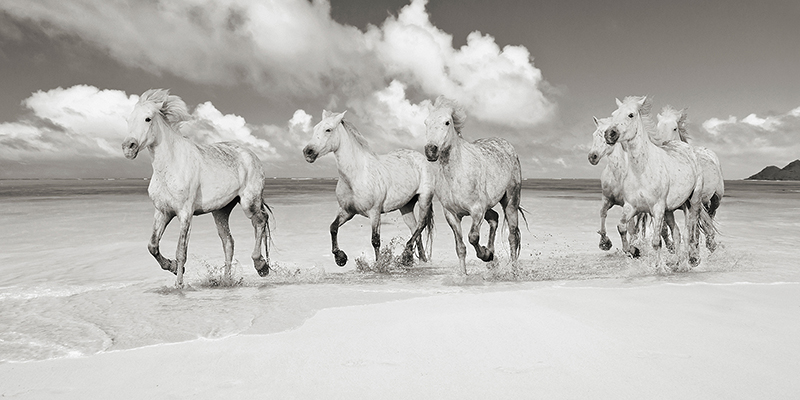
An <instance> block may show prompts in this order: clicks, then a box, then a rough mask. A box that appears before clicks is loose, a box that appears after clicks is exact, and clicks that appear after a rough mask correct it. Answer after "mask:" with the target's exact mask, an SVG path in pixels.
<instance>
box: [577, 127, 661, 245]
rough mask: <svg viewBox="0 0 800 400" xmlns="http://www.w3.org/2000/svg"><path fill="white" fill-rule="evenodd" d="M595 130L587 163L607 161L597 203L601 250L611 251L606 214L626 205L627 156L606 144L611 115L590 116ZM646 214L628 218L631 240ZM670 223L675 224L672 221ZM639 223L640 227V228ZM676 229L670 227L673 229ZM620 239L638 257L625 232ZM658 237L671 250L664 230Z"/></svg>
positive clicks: (645, 220) (615, 147)
mask: <svg viewBox="0 0 800 400" xmlns="http://www.w3.org/2000/svg"><path fill="white" fill-rule="evenodd" d="M593 120H594V124H595V127H596V129H595V130H594V132H593V133H592V148H591V149H590V150H589V156H588V158H589V163H590V164H592V165H597V164H598V163H599V162H600V160H601V159H603V158H605V159H607V160H608V163H607V164H606V167H605V168H603V172H602V173H601V174H600V187H601V189H602V199H601V205H600V230H598V231H597V233H598V234H600V245H599V247H600V249H601V250H604V251H608V250H611V247H612V243H611V239H609V238H608V236H606V217H607V215H608V210H609V209H611V208H612V207H614V206H620V207H622V206H623V205H624V204H625V199H624V198H623V195H622V182H623V181H624V179H625V174H627V173H628V159H627V156H626V155H625V152H624V151H623V150H622V148H621V147H620V145H619V144H615V145H613V146H612V145H609V144H608V143H606V139H605V131H606V129H608V127H609V126H610V125H611V117H608V118H601V119H599V120H598V119H597V118H595V117H593ZM646 216H647V214H639V216H638V218H633V219H631V220H630V221H628V226H627V233H628V234H629V235H630V236H631V239H630V242H634V241H636V236H637V234H638V232H639V230H640V229H641V231H642V233H644V232H645V226H646V223H647V218H646ZM671 217H672V213H671V212H667V214H665V218H667V220H672V219H671ZM672 221H673V223H672V224H671V225H670V226H674V220H672ZM640 226H641V227H640ZM674 229H675V228H674V227H673V230H674ZM619 235H620V241H621V242H622V250H623V251H624V252H625V253H630V254H631V255H632V256H634V257H638V256H639V253H638V249H636V248H634V249H631V248H630V246H629V241H628V235H626V234H624V233H623V232H621V231H620V232H619ZM661 236H662V238H663V239H664V243H665V244H666V246H667V248H668V249H670V250H671V251H674V244H673V242H672V239H671V238H670V236H669V232H668V231H667V229H662V231H661ZM634 251H635V252H634Z"/></svg>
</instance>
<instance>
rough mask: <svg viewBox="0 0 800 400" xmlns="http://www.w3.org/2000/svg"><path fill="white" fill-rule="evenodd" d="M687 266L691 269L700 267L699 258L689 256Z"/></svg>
mask: <svg viewBox="0 0 800 400" xmlns="http://www.w3.org/2000/svg"><path fill="white" fill-rule="evenodd" d="M689 265H691V266H692V267H696V266H698V265H700V257H697V256H689Z"/></svg>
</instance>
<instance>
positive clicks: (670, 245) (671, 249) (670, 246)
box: [666, 243, 675, 254]
mask: <svg viewBox="0 0 800 400" xmlns="http://www.w3.org/2000/svg"><path fill="white" fill-rule="evenodd" d="M666 247H667V251H668V252H669V253H670V254H675V244H674V243H667V246H666Z"/></svg>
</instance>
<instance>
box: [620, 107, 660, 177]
mask: <svg viewBox="0 0 800 400" xmlns="http://www.w3.org/2000/svg"><path fill="white" fill-rule="evenodd" d="M636 129H637V130H638V132H637V134H636V135H635V136H634V137H633V138H631V140H627V141H625V142H622V143H620V145H621V146H622V148H623V150H625V153H627V162H628V165H629V166H630V170H631V171H634V172H637V173H640V172H642V171H644V170H645V169H646V168H647V166H648V165H649V161H650V160H652V155H653V152H654V150H655V149H656V145H655V144H653V142H652V141H651V140H650V135H649V132H645V126H644V123H643V122H642V120H641V117H640V119H639V120H638V121H637V122H636Z"/></svg>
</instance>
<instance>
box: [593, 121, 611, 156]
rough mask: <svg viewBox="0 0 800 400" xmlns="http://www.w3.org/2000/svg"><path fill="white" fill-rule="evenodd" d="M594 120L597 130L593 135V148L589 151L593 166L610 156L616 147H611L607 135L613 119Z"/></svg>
mask: <svg viewBox="0 0 800 400" xmlns="http://www.w3.org/2000/svg"><path fill="white" fill-rule="evenodd" d="M592 118H593V119H594V125H595V130H594V133H592V148H591V149H590V150H589V163H590V164H592V165H597V163H599V162H600V160H601V159H602V158H603V157H605V156H607V155H609V154H610V153H611V152H612V151H613V150H614V146H611V145H609V144H608V143H606V138H605V133H606V129H608V127H609V126H610V125H611V117H607V118H601V119H597V118H595V117H592Z"/></svg>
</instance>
